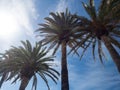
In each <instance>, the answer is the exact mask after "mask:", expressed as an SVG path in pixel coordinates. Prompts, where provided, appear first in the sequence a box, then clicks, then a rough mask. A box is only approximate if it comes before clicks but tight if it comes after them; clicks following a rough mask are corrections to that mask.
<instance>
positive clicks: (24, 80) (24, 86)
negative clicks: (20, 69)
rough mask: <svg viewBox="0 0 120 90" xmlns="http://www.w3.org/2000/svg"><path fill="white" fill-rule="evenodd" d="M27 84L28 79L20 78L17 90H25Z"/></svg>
mask: <svg viewBox="0 0 120 90" xmlns="http://www.w3.org/2000/svg"><path fill="white" fill-rule="evenodd" d="M28 82H29V78H26V77H22V80H21V84H20V88H19V90H25V88H26V87H27V85H28Z"/></svg>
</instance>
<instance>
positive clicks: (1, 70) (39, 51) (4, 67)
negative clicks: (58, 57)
mask: <svg viewBox="0 0 120 90" xmlns="http://www.w3.org/2000/svg"><path fill="white" fill-rule="evenodd" d="M21 42H22V44H23V46H19V47H14V46H13V47H12V48H11V49H9V50H8V51H6V52H5V53H4V54H1V61H0V76H1V77H2V78H1V80H0V87H1V85H2V83H3V82H5V81H8V80H11V79H12V80H13V81H12V83H15V82H16V81H17V80H20V81H21V84H20V88H19V90H25V88H26V87H27V85H28V83H29V81H30V80H31V78H33V84H32V90H36V88H37V79H38V76H40V77H41V78H42V79H43V80H44V81H45V83H46V85H47V87H48V89H49V90H50V88H49V85H48V81H47V78H46V76H48V77H50V78H51V79H52V80H53V81H54V82H55V83H57V82H56V80H57V79H58V76H59V73H58V72H57V71H56V70H55V69H53V68H52V67H51V66H52V65H53V63H52V61H53V57H52V56H50V57H48V56H46V55H47V53H48V52H47V51H46V48H42V47H41V46H42V44H38V43H36V45H35V47H32V45H31V43H30V42H29V41H28V40H26V42H24V41H21ZM37 75H38V76H37Z"/></svg>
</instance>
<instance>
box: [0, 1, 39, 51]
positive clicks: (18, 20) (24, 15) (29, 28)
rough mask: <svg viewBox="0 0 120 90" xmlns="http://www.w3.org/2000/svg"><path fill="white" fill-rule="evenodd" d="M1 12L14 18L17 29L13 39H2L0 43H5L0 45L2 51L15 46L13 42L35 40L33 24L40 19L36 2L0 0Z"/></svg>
mask: <svg viewBox="0 0 120 90" xmlns="http://www.w3.org/2000/svg"><path fill="white" fill-rule="evenodd" d="M0 12H1V13H2V12H7V13H8V14H10V15H11V16H12V17H14V21H15V26H16V27H17V28H16V33H15V34H14V35H12V36H13V38H7V39H6V40H4V39H2V38H0V41H3V42H1V43H2V44H1V45H0V47H3V48H2V49H5V48H7V47H9V46H11V45H13V42H16V41H17V42H19V41H20V40H21V39H23V40H24V39H34V34H33V32H34V27H33V24H34V23H33V22H34V21H35V20H36V19H37V17H38V13H37V11H36V7H35V0H0ZM6 27H7V25H6Z"/></svg>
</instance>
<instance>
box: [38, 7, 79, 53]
mask: <svg viewBox="0 0 120 90" xmlns="http://www.w3.org/2000/svg"><path fill="white" fill-rule="evenodd" d="M45 21H46V22H45V23H44V24H39V25H40V27H39V29H38V30H37V32H40V36H44V38H43V39H42V40H41V41H42V42H43V44H45V45H46V44H50V48H49V49H52V48H54V52H53V54H54V53H55V52H56V51H57V50H58V48H59V46H60V45H61V43H62V42H63V41H65V42H66V43H67V45H68V46H69V47H70V48H73V46H74V45H75V44H76V43H77V40H76V39H75V37H78V36H77V35H76V33H77V26H78V25H79V24H80V23H79V20H78V19H77V18H76V17H75V14H71V13H70V12H69V11H68V9H66V11H65V12H56V13H53V12H51V13H50V17H46V18H45Z"/></svg>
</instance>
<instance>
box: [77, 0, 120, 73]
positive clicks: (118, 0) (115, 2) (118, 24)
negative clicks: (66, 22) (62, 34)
mask: <svg viewBox="0 0 120 90" xmlns="http://www.w3.org/2000/svg"><path fill="white" fill-rule="evenodd" d="M82 4H83V6H84V8H85V10H86V12H87V14H88V15H89V18H88V17H83V16H77V15H76V17H77V18H78V19H79V21H80V23H81V24H80V25H79V31H78V32H79V34H81V33H83V32H84V34H83V40H81V41H80V43H79V44H78V45H76V46H75V48H76V50H77V49H78V48H79V45H81V44H86V47H85V49H84V51H83V53H84V52H85V51H86V50H87V48H88V47H90V46H92V51H93V57H94V59H95V51H96V50H95V49H96V48H98V49H97V51H98V55H99V58H100V60H101V62H102V63H103V60H102V57H103V56H105V53H104V51H103V50H104V48H103V47H102V44H104V45H105V47H106V48H107V50H108V51H109V53H110V55H111V57H112V59H113V61H114V62H115V64H116V66H117V68H118V70H119V72H120V54H119V51H120V0H101V3H100V5H99V8H98V10H96V7H95V5H94V0H89V4H86V3H83V2H82ZM80 39H81V36H80ZM82 55H83V54H82Z"/></svg>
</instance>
